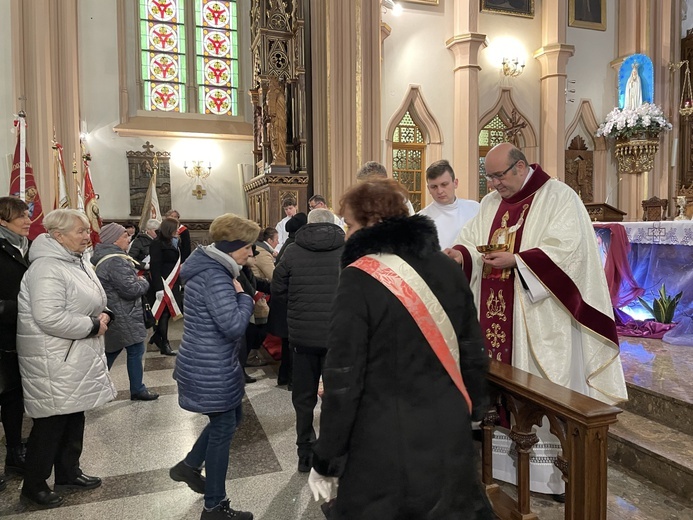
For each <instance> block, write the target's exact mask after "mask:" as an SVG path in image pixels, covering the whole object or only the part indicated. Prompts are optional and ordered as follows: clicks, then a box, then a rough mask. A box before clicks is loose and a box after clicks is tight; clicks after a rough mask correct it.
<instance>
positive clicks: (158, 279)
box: [147, 237, 183, 309]
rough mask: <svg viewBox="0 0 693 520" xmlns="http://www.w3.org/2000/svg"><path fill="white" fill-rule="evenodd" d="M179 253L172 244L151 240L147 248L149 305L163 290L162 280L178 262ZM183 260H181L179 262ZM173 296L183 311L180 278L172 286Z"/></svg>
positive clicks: (158, 239)
mask: <svg viewBox="0 0 693 520" xmlns="http://www.w3.org/2000/svg"><path fill="white" fill-rule="evenodd" d="M179 256H180V252H179V251H178V248H177V247H175V246H174V245H173V244H169V243H166V242H164V241H163V240H161V239H160V238H158V237H157V238H155V239H154V240H152V244H151V245H150V246H149V257H150V262H149V274H150V275H151V282H150V283H151V285H150V287H149V294H148V295H147V298H148V299H149V302H150V304H151V303H153V302H154V300H155V299H156V293H157V291H163V290H164V283H163V280H162V278H163V279H165V278H166V277H167V276H168V275H169V274H171V271H173V268H174V267H175V266H176V262H178V257H179ZM182 261H183V260H182V259H181V262H182ZM172 291H173V296H174V297H175V298H176V302H177V303H178V307H179V308H180V309H183V293H182V292H181V289H180V277H178V280H176V283H175V284H174V286H173V289H172Z"/></svg>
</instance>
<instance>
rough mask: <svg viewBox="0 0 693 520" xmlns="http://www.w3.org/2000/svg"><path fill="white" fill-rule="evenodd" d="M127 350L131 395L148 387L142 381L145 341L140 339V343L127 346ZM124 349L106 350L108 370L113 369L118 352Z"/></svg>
mask: <svg viewBox="0 0 693 520" xmlns="http://www.w3.org/2000/svg"><path fill="white" fill-rule="evenodd" d="M125 350H126V351H127V354H128V359H127V367H128V379H130V395H133V394H139V393H141V392H144V391H145V390H146V389H147V387H146V386H144V383H143V382H142V374H143V373H144V369H143V368H142V356H144V350H145V349H144V343H143V342H141V341H140V342H139V343H135V344H134V345H130V346H129V347H125ZM122 351H123V349H120V350H117V351H116V352H106V361H107V363H108V370H110V369H111V367H112V366H113V363H114V362H115V360H116V358H117V357H118V354H120V353H121V352H122Z"/></svg>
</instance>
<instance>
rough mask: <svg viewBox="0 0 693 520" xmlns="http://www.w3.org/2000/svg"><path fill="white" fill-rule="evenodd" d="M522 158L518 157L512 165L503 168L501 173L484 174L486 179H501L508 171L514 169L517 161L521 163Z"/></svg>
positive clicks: (491, 180) (490, 180)
mask: <svg viewBox="0 0 693 520" xmlns="http://www.w3.org/2000/svg"><path fill="white" fill-rule="evenodd" d="M519 162H520V160H519V159H518V160H517V161H515V162H514V163H512V164H511V165H510V166H508V167H507V168H506V169H505V170H503V171H502V172H501V173H493V174H491V175H484V177H486V180H487V181H489V182H493V181H500V180H502V179H503V177H505V174H506V173H508V172H509V171H510V170H512V169H513V168H514V167H515V165H516V164H517V163H519Z"/></svg>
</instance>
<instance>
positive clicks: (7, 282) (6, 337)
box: [0, 238, 29, 393]
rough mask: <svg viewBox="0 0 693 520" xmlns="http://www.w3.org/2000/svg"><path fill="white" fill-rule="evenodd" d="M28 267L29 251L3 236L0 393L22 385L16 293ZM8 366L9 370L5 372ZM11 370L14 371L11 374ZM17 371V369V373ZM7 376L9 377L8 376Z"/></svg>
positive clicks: (0, 256) (0, 259)
mask: <svg viewBox="0 0 693 520" xmlns="http://www.w3.org/2000/svg"><path fill="white" fill-rule="evenodd" d="M27 269H29V255H28V254H27V256H26V257H23V256H22V253H21V252H20V251H19V249H17V248H16V247H14V246H13V245H12V244H10V243H9V242H8V241H7V240H5V239H4V238H0V273H2V283H1V284H0V363H2V364H3V368H4V370H0V378H2V380H0V393H5V392H7V391H10V390H13V389H14V388H19V387H20V386H21V382H20V379H19V364H18V363H17V354H16V351H17V296H18V295H19V288H20V285H21V282H22V277H23V276H24V273H25V272H26V271H27ZM5 370H7V372H5ZM10 371H11V372H12V374H10ZM15 372H16V373H15ZM5 376H7V377H5Z"/></svg>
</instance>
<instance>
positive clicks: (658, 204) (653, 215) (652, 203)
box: [642, 197, 669, 222]
mask: <svg viewBox="0 0 693 520" xmlns="http://www.w3.org/2000/svg"><path fill="white" fill-rule="evenodd" d="M668 205H669V201H668V200H666V199H660V198H659V197H650V198H649V199H647V200H643V201H642V219H643V220H644V221H646V222H654V221H657V220H666V217H665V215H666V214H667V206H668Z"/></svg>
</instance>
